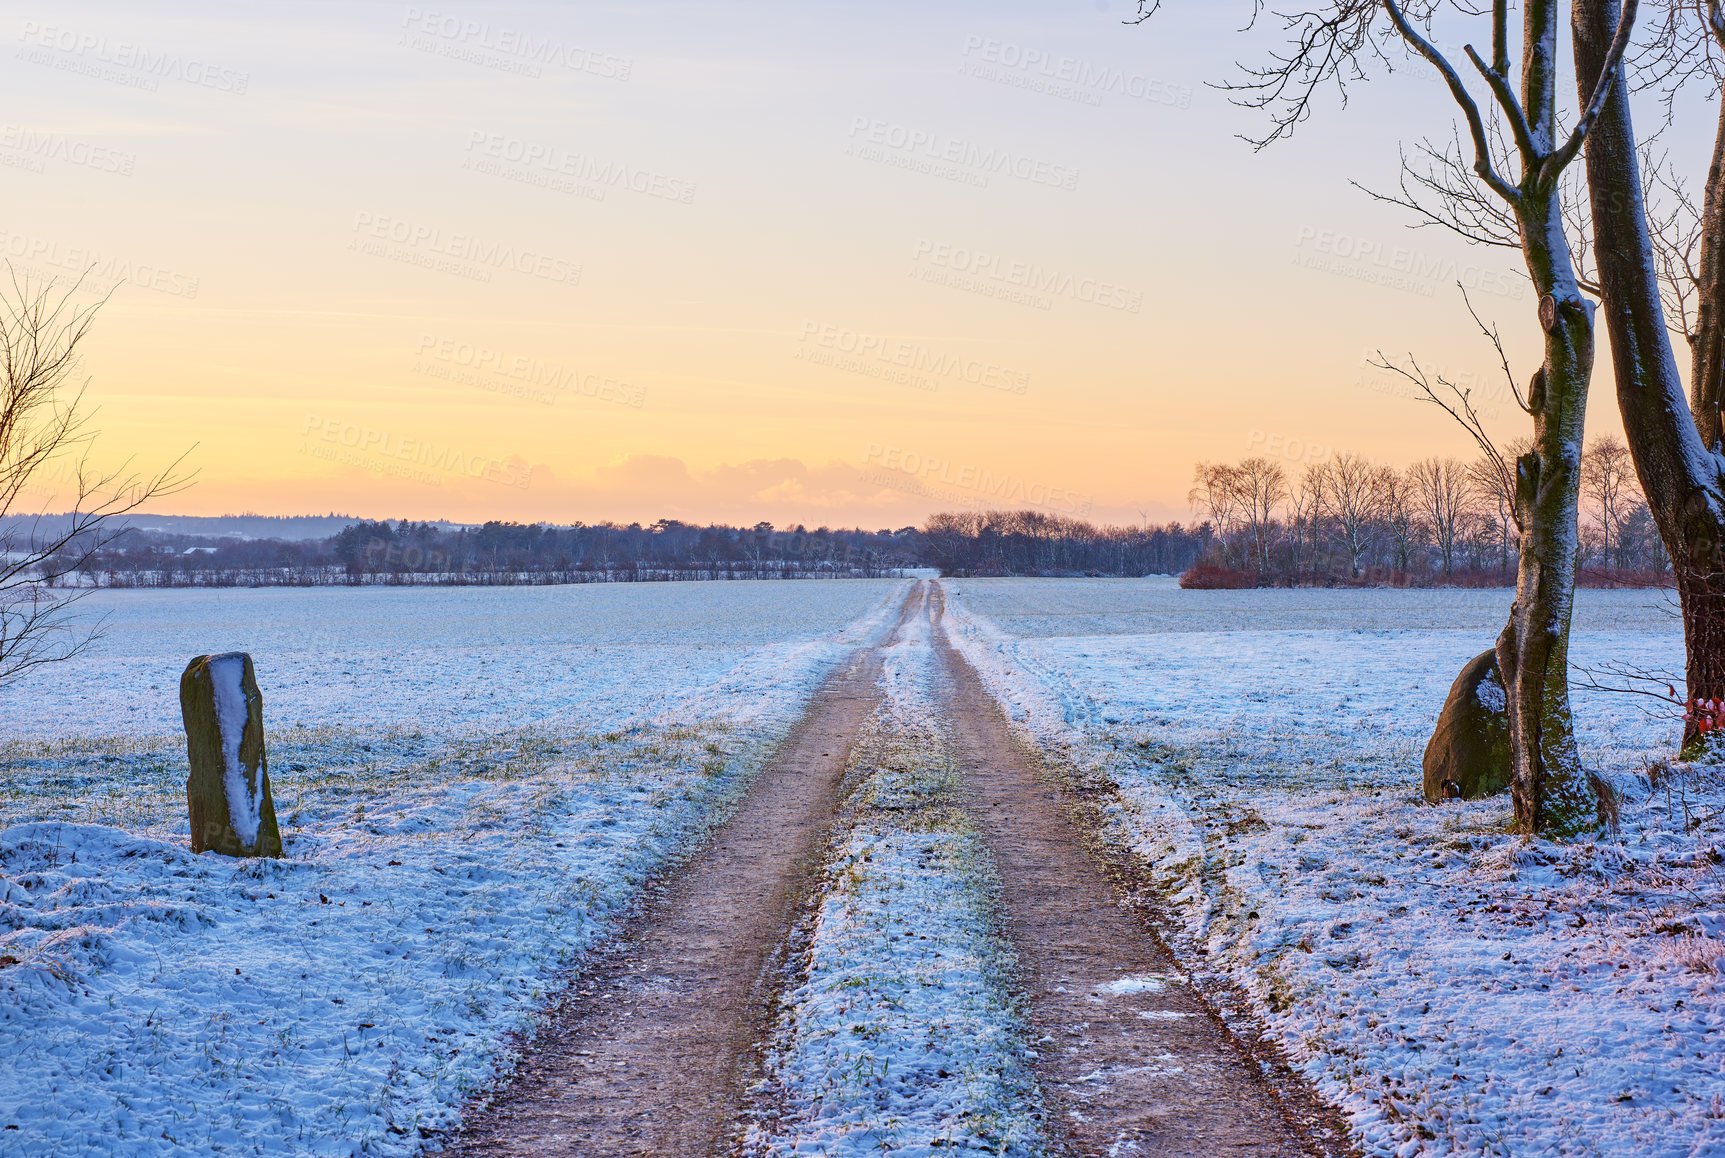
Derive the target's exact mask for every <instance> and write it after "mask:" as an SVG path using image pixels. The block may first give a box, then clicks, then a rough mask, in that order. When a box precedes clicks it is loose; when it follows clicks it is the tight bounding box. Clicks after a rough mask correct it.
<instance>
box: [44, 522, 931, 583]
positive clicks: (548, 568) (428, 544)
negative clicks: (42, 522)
mask: <svg viewBox="0 0 1725 1158" xmlns="http://www.w3.org/2000/svg"><path fill="white" fill-rule="evenodd" d="M918 541H919V532H918V531H917V530H916V529H915V528H913V527H904V528H901V529H900V530H897V531H891V530H882V531H863V530H860V529H859V530H837V531H833V530H829V529H827V528H825V527H821V528H819V529H817V530H814V531H809V530H806V529H805V528H803V527H800V526H799V527H795V528H793V529H789V530H783V531H776V530H774V529H773V527H772V525H771V524H769V523H761V524H757V525H756V526H754V527H729V526H722V525H708V526H696V525H692V524H688V523H681V522H678V521H676V520H674V519H661V520H660V521H658V522H657V523H654V524H652V525H650V526H642V525H641V524H639V523H631V524H628V525H626V526H624V525H618V524H615V523H599V524H595V525H587V524H581V523H577V524H575V525H573V526H567V527H558V526H549V525H546V524H541V523H514V522H501V521H493V522H488V523H485V524H483V525H481V526H477V527H460V526H457V527H450V526H443V525H438V524H435V523H429V522H420V523H415V522H413V521H412V520H410V519H402V520H400V521H398V522H396V523H394V524H391V523H390V522H388V521H387V520H380V521H376V522H368V521H362V522H358V523H353V524H350V525H349V526H347V527H345V528H343V529H342V530H341V531H340V532H339V533H338V534H336V535H334V536H331V537H330V538H327V539H320V540H302V541H297V542H289V541H282V540H273V539H262V540H260V539H216V540H212V539H208V538H198V537H193V536H187V535H167V534H161V533H158V532H149V531H141V530H131V531H126V532H124V533H123V534H120V535H119V536H117V537H115V538H114V539H113V540H111V541H109V542H106V543H104V544H103V545H101V546H100V547H99V548H98V549H96V550H93V551H84V550H82V549H81V547H80V546H79V545H78V544H76V543H74V544H73V545H72V547H71V548H70V549H71V550H74V551H77V552H78V557H79V561H78V563H77V565H76V567H75V568H74V569H75V570H76V571H77V572H78V574H79V581H80V582H82V583H86V584H99V585H106V586H122V587H137V586H152V587H155V586H169V587H174V586H260V585H270V586H274V585H288V586H318V585H327V584H331V583H366V582H378V581H388V582H400V583H407V582H413V583H426V584H438V583H446V584H461V585H467V584H472V583H516V582H557V583H583V582H595V581H608V580H625V581H626V580H632V579H697V578H752V577H759V578H798V577H804V576H817V575H842V576H846V577H850V576H856V577H862V578H869V577H874V576H879V575H884V574H887V573H889V572H890V571H893V570H895V569H898V568H903V567H912V566H917V565H918V563H917V549H918Z"/></svg>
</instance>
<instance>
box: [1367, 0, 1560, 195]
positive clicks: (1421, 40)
mask: <svg viewBox="0 0 1725 1158" xmlns="http://www.w3.org/2000/svg"><path fill="white" fill-rule="evenodd" d="M1384 9H1385V11H1387V12H1388V13H1389V14H1390V20H1391V21H1392V22H1393V23H1394V24H1395V26H1396V31H1397V32H1400V33H1401V35H1402V39H1403V40H1406V41H1407V42H1408V43H1409V44H1411V45H1413V47H1414V50H1415V51H1416V52H1418V53H1419V54H1420V55H1421V56H1423V57H1425V58H1426V60H1428V61H1430V62H1431V65H1432V67H1433V68H1435V69H1437V70H1438V71H1439V72H1440V73H1442V74H1443V78H1444V82H1445V83H1446V84H1448V85H1449V91H1450V95H1451V96H1453V97H1454V98H1455V103H1456V104H1457V105H1459V106H1461V111H1462V115H1463V116H1464V117H1466V118H1467V127H1468V132H1469V133H1470V134H1471V135H1472V137H1473V154H1474V164H1473V168H1474V172H1475V173H1477V174H1479V179H1480V180H1481V181H1484V182H1485V183H1486V184H1487V185H1488V186H1490V187H1491V190H1492V192H1494V193H1496V194H1497V195H1498V196H1499V197H1502V198H1503V199H1504V200H1505V201H1507V202H1509V203H1510V204H1511V205H1514V204H1515V203H1516V202H1518V201H1520V200H1521V191H1520V190H1519V189H1517V188H1516V187H1515V186H1514V185H1512V184H1510V183H1509V182H1508V181H1506V180H1505V179H1504V178H1503V177H1502V176H1501V175H1500V174H1499V173H1498V171H1497V169H1496V167H1495V166H1494V165H1493V164H1492V159H1491V141H1490V138H1489V136H1488V135H1487V133H1486V128H1485V121H1484V119H1483V118H1482V117H1481V116H1480V112H1479V105H1477V104H1475V103H1474V99H1473V96H1472V94H1470V93H1469V92H1468V91H1467V85H1465V84H1463V83H1462V79H1461V74H1459V73H1458V72H1456V70H1455V66H1453V65H1452V64H1450V62H1449V61H1448V60H1447V59H1446V58H1445V57H1444V54H1443V53H1441V52H1439V51H1438V50H1437V47H1436V46H1435V45H1433V44H1432V42H1431V41H1429V40H1427V39H1426V38H1425V37H1423V36H1421V35H1420V34H1419V31H1418V29H1416V28H1414V26H1413V25H1412V24H1411V23H1409V22H1408V18H1407V17H1406V16H1405V15H1403V13H1402V8H1401V5H1400V4H1398V3H1397V2H1396V0H1384ZM1511 99H1512V100H1513V99H1514V98H1513V96H1512V97H1511ZM1516 107H1517V108H1518V109H1519V108H1520V105H1519V104H1517V105H1516ZM1522 120H1523V121H1525V120H1526V118H1525V116H1523V117H1522Z"/></svg>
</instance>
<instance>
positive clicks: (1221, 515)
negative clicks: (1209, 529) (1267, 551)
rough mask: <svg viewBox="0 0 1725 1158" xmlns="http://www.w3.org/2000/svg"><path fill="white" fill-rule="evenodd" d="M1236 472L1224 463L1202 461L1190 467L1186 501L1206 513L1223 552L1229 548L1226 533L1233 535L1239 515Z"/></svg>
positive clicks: (1238, 487)
mask: <svg viewBox="0 0 1725 1158" xmlns="http://www.w3.org/2000/svg"><path fill="white" fill-rule="evenodd" d="M1238 473H1239V468H1238V467H1232V466H1229V465H1228V464H1227V463H1222V462H1217V463H1210V462H1201V463H1199V464H1198V465H1197V466H1196V467H1194V468H1193V470H1192V489H1191V490H1190V491H1189V492H1187V495H1186V501H1187V502H1189V503H1191V504H1192V508H1193V509H1194V510H1196V511H1199V512H1202V513H1204V514H1206V515H1207V516H1208V518H1209V520H1210V524H1211V525H1212V526H1214V527H1215V528H1216V537H1217V538H1218V539H1220V540H1221V542H1222V549H1223V551H1224V552H1226V551H1227V549H1228V539H1229V536H1230V535H1232V534H1233V532H1234V524H1235V523H1236V522H1237V521H1238V518H1239V511H1240V484H1239V480H1238V478H1237V477H1236V476H1237V474H1238Z"/></svg>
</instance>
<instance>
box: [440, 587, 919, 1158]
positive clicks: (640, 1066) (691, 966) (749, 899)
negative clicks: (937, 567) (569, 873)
mask: <svg viewBox="0 0 1725 1158" xmlns="http://www.w3.org/2000/svg"><path fill="white" fill-rule="evenodd" d="M920 586H921V585H919V588H920ZM918 602H920V600H919V599H918V598H916V597H915V596H912V597H911V598H907V600H906V601H905V605H904V607H903V608H901V609H900V613H899V614H900V621H901V622H902V621H903V617H904V616H905V615H907V614H909V611H910V609H911V608H913V607H915V606H916V605H917V604H918ZM895 633H896V628H895ZM880 664H881V657H880V649H879V646H878V644H877V646H874V647H870V648H866V649H863V650H861V651H859V652H858V654H857V655H856V657H855V658H853V660H852V661H851V662H850V663H849V664H847V665H846V666H845V667H844V668H842V669H840V670H839V671H836V672H834V673H833V675H832V676H830V677H829V678H828V679H827V681H826V682H825V683H824V684H823V685H822V687H821V689H820V691H819V692H818V693H817V694H816V695H815V697H814V700H813V701H812V703H811V704H810V706H809V710H808V711H807V713H806V714H805V715H804V717H803V719H802V721H801V722H800V723H798V725H797V726H796V728H794V729H793V730H792V732H791V734H790V735H789V736H788V737H787V738H786V739H785V741H784V743H783V744H782V745H781V746H780V748H779V750H778V752H777V753H775V755H774V757H773V759H772V761H771V762H770V763H769V764H768V765H767V767H766V768H764V769H763V770H762V771H761V773H760V774H759V775H758V776H757V777H756V779H755V781H754V783H753V784H752V785H751V786H750V787H749V790H748V792H747V793H746V794H745V795H744V797H743V800H742V801H741V803H740V804H739V805H738V808H737V812H736V814H735V815H734V816H733V817H732V818H731V820H729V821H728V822H727V823H726V824H724V825H723V826H721V827H720V828H719V830H718V831H717V832H716V833H715V834H714V836H713V839H712V841H711V843H710V844H709V845H708V846H707V848H706V849H705V850H704V851H703V852H702V853H701V855H699V856H698V857H697V858H695V859H694V860H693V861H692V862H691V863H690V864H689V865H688V867H687V868H686V869H685V870H684V871H683V872H682V873H681V874H679V876H678V877H677V879H676V880H675V881H674V882H673V883H672V884H671V885H670V886H669V887H668V888H666V889H665V890H664V891H663V892H662V893H660V894H659V895H658V896H657V897H655V898H654V900H653V902H652V903H651V904H649V905H648V906H647V908H646V910H645V911H644V912H643V913H642V914H641V916H640V917H638V918H637V919H636V920H634V921H633V922H631V925H630V928H629V929H628V930H627V931H626V933H625V935H624V936H623V937H622V938H620V941H619V943H618V944H617V945H615V946H613V947H612V949H611V950H610V951H608V952H607V953H606V954H605V956H604V958H603V959H602V960H601V961H600V962H598V963H597V965H596V967H595V968H593V969H592V970H591V971H589V972H588V973H587V974H586V975H585V976H583V977H582V978H581V979H580V980H579V981H578V982H577V983H576V984H575V985H573V986H571V987H570V988H569V989H568V990H567V991H565V992H564V994H563V995H562V996H561V997H560V998H559V999H558V1000H557V1002H556V1003H555V1005H554V1007H553V1009H552V1011H551V1013H550V1016H549V1018H548V1020H547V1022H546V1023H545V1024H544V1025H543V1026H542V1027H541V1029H540V1030H539V1032H538V1033H537V1034H536V1035H535V1036H534V1038H533V1040H532V1041H531V1042H530V1043H529V1044H528V1045H527V1047H526V1048H525V1049H524V1051H523V1060H522V1063H521V1065H520V1066H519V1068H518V1069H517V1070H516V1071H515V1072H514V1073H513V1074H512V1075H511V1076H510V1077H509V1079H508V1080H507V1081H506V1082H505V1083H504V1085H503V1086H502V1087H501V1088H500V1089H498V1090H497V1091H496V1092H495V1093H494V1094H493V1095H492V1096H491V1097H490V1098H489V1099H488V1104H486V1105H483V1106H477V1107H472V1108H470V1110H469V1112H468V1114H467V1116H466V1122H465V1125H464V1128H463V1131H462V1134H461V1136H460V1137H459V1139H457V1141H456V1142H455V1144H454V1146H453V1147H452V1149H453V1150H454V1152H455V1153H457V1154H463V1155H481V1154H483V1155H511V1156H523V1158H525V1156H529V1155H531V1156H533V1158H549V1156H552V1155H579V1156H580V1158H600V1156H609V1155H626V1154H627V1155H635V1154H655V1155H665V1156H677V1158H695V1156H697V1155H703V1154H707V1153H710V1152H711V1151H712V1150H713V1149H714V1148H715V1147H716V1146H717V1145H719V1144H720V1142H721V1140H722V1139H723V1138H724V1137H725V1136H726V1135H727V1134H728V1132H729V1127H730V1125H731V1123H732V1121H733V1119H734V1118H735V1117H736V1115H737V1112H738V1110H739V1108H740V1107H741V1104H742V1092H741V1089H740V1087H741V1085H742V1084H743V1083H742V1081H741V1080H740V1079H741V1078H742V1076H743V1075H744V1074H745V1073H746V1072H747V1070H748V1067H749V1064H750V1060H751V1058H752V1055H753V1052H754V1045H755V1042H756V1041H757V1040H758V1039H759V1035H760V1032H761V1022H762V1020H763V1018H764V1017H765V1014H766V1009H767V1003H768V1002H769V1000H770V998H771V996H772V992H771V991H772V984H771V979H772V975H773V973H774V970H773V964H774V957H775V950H776V949H777V948H778V946H780V945H781V944H782V943H784V942H785V940H786V937H787V935H788V933H789V930H790V926H791V924H792V922H793V921H794V919H795V916H796V912H797V909H798V902H799V900H800V898H801V896H802V894H803V893H804V892H805V891H806V882H807V881H808V880H809V879H810V878H811V876H812V874H813V873H814V871H815V870H816V869H818V868H819V867H820V866H819V860H820V856H821V853H822V852H824V851H825V849H826V847H827V842H828V828H829V826H830V825H831V822H832V818H833V806H834V804H835V802H836V799H837V793H838V788H839V784H840V781H841V779H842V778H843V775H844V770H845V758H846V756H847V754H848V753H849V751H850V747H851V743H852V741H853V739H854V738H855V736H856V733H857V730H858V728H859V727H860V726H861V725H862V723H863V721H864V720H866V719H867V718H868V716H869V714H870V713H871V712H872V711H874V709H875V707H876V706H877V705H878V704H879V703H880V699H881V688H880Z"/></svg>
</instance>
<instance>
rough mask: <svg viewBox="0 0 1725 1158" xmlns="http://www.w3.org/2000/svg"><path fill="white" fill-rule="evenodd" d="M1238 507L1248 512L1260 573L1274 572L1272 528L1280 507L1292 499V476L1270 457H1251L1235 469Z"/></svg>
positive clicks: (1249, 526) (1234, 477)
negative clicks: (1271, 560)
mask: <svg viewBox="0 0 1725 1158" xmlns="http://www.w3.org/2000/svg"><path fill="white" fill-rule="evenodd" d="M1232 481H1233V484H1234V488H1235V507H1236V509H1238V510H1240V511H1243V512H1245V520H1246V529H1247V530H1248V531H1249V532H1250V533H1251V536H1252V542H1253V545H1254V548H1255V551H1256V554H1257V565H1258V571H1259V573H1260V574H1262V573H1263V572H1265V571H1268V570H1269V569H1270V545H1269V540H1270V527H1271V524H1272V523H1274V522H1275V517H1276V508H1277V507H1279V506H1281V505H1282V502H1283V500H1285V499H1286V498H1287V497H1288V476H1287V473H1286V472H1285V471H1284V470H1283V469H1282V467H1281V464H1280V463H1276V462H1272V461H1271V460H1269V459H1267V458H1248V459H1245V460H1244V461H1242V462H1241V463H1240V465H1239V466H1238V467H1237V468H1235V469H1234V471H1233V474H1232Z"/></svg>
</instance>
